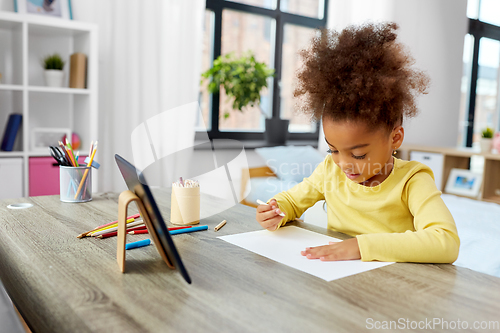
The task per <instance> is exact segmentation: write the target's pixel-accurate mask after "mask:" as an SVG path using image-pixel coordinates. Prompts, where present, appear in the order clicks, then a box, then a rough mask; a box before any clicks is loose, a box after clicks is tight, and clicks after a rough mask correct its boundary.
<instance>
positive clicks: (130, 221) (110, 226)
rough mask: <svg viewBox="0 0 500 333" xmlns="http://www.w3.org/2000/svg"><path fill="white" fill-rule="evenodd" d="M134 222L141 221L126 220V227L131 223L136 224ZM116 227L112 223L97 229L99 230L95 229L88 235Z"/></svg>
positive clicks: (115, 224)
mask: <svg viewBox="0 0 500 333" xmlns="http://www.w3.org/2000/svg"><path fill="white" fill-rule="evenodd" d="M136 221H142V220H136V219H128V220H127V225H128V224H129V223H132V222H136ZM117 226H118V223H113V224H110V225H108V226H105V227H103V228H99V229H95V230H92V231H91V232H90V233H91V234H92V233H94V232H97V231H103V230H106V229H109V228H113V227H117Z"/></svg>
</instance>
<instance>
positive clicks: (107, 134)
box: [72, 0, 205, 192]
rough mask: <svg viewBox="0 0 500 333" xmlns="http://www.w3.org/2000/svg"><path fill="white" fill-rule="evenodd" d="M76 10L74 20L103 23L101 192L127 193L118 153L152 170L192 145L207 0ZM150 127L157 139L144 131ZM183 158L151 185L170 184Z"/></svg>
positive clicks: (150, 0) (100, 4)
mask: <svg viewBox="0 0 500 333" xmlns="http://www.w3.org/2000/svg"><path fill="white" fill-rule="evenodd" d="M72 9H73V17H74V20H78V21H85V22H92V23H96V24H97V25H98V27H99V33H98V34H99V138H95V139H98V140H99V149H98V153H97V156H96V160H97V161H98V162H99V163H100V164H101V168H100V169H99V171H97V172H98V178H99V183H98V189H97V190H98V191H99V192H104V191H121V190H124V189H125V188H126V187H125V183H124V182H123V179H122V177H121V175H120V173H119V171H118V169H117V167H116V163H115V161H114V155H115V154H120V155H121V156H123V157H124V158H125V159H127V160H129V161H131V162H133V163H134V164H136V165H137V167H138V168H140V169H144V168H147V167H148V166H149V165H151V164H156V165H159V164H161V163H160V162H157V163H155V162H156V161H157V160H160V159H161V157H163V156H166V155H169V154H171V153H173V152H176V151H179V150H182V151H183V153H184V154H189V151H190V150H192V147H193V145H194V133H195V130H194V126H195V117H196V113H197V112H199V110H198V95H199V80H200V74H201V53H202V52H201V51H202V50H201V48H202V34H203V14H204V9H205V1H204V0H186V1H179V0H146V1H133V0H105V1H103V0H72ZM148 124H149V126H148ZM144 128H146V129H147V133H146V134H147V135H148V137H147V138H148V140H149V141H147V140H146V141H144V140H142V141H141V138H142V139H143V138H144V137H142V136H140V135H138V134H141V133H142V132H143V131H142V129H144ZM134 134H135V137H134V142H136V146H134V147H133V145H132V137H133V135H134ZM143 134H144V133H143ZM148 152H149V155H148ZM148 156H153V158H154V160H150V159H148ZM184 156H186V155H184ZM183 162H185V160H179V159H178V160H177V161H174V163H169V164H168V166H164V167H162V168H160V169H158V170H161V173H160V174H158V179H155V182H154V184H151V185H162V186H165V185H168V183H169V182H170V181H171V179H173V178H175V177H176V175H177V174H179V173H180V170H179V169H182V167H183V166H182V163H183ZM148 182H150V181H149V179H148ZM150 183H151V182H150Z"/></svg>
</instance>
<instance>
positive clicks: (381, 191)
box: [274, 155, 460, 263]
mask: <svg viewBox="0 0 500 333" xmlns="http://www.w3.org/2000/svg"><path fill="white" fill-rule="evenodd" d="M274 198H275V199H276V201H277V202H278V206H279V208H280V209H281V210H282V211H283V212H284V213H285V214H286V216H285V217H284V218H283V221H282V223H281V225H284V224H285V223H286V222H288V221H292V220H293V219H295V218H296V217H299V216H301V215H302V214H303V213H304V211H305V210H306V209H307V208H309V207H311V206H312V205H314V203H315V202H317V201H319V200H326V203H327V212H328V228H330V229H332V230H335V231H339V232H343V233H346V234H348V235H351V236H356V238H357V239H358V245H359V251H360V253H361V260H363V261H371V260H379V261H398V262H429V263H452V262H454V261H455V260H456V259H457V256H458V249H459V246H460V240H459V238H458V234H457V228H456V226H455V221H454V220H453V217H452V216H451V213H450V211H449V210H448V208H447V207H446V206H445V204H444V202H443V200H442V199H441V192H440V191H439V190H438V189H437V188H436V184H435V182H434V176H433V173H432V171H431V169H430V168H429V167H427V166H426V165H424V164H422V163H419V162H414V161H411V162H408V161H402V160H399V159H397V158H394V168H393V170H392V171H391V174H390V175H389V177H387V179H385V180H384V181H383V182H382V183H381V184H380V185H378V186H375V187H367V186H363V185H360V184H358V183H355V182H353V181H352V180H350V179H348V178H347V177H346V176H345V174H344V173H343V172H342V171H341V170H340V168H339V167H338V166H337V165H336V164H335V163H334V162H333V160H332V158H331V156H330V155H328V156H327V157H326V158H325V160H324V161H323V162H321V164H319V165H318V167H317V168H316V170H314V172H313V174H312V175H311V176H310V177H308V178H304V180H303V181H302V182H301V183H299V184H297V185H296V186H294V187H293V188H291V189H289V190H288V191H285V192H281V193H279V194H277V195H276V196H275V197H274Z"/></svg>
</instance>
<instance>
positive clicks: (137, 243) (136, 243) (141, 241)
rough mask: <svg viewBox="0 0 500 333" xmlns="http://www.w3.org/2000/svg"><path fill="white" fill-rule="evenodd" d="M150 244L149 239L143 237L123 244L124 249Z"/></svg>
mask: <svg viewBox="0 0 500 333" xmlns="http://www.w3.org/2000/svg"><path fill="white" fill-rule="evenodd" d="M149 244H151V239H143V240H140V241H137V242H133V243H128V244H126V245H125V250H130V249H135V248H137V247H143V246H148V245H149Z"/></svg>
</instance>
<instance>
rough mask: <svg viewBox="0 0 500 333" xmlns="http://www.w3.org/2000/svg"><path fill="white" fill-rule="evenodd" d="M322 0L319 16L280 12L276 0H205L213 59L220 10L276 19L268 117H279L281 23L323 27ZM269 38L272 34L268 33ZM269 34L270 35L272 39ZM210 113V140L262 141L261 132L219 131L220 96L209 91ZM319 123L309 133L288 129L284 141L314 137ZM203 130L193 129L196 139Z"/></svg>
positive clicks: (218, 41) (219, 45)
mask: <svg viewBox="0 0 500 333" xmlns="http://www.w3.org/2000/svg"><path fill="white" fill-rule="evenodd" d="M323 1H324V4H323V5H324V8H323V11H324V13H323V18H322V19H319V18H312V17H307V16H301V15H296V14H291V13H287V12H282V11H281V10H280V3H281V0H276V8H275V9H268V8H263V7H256V6H252V5H247V4H242V3H238V2H232V1H227V0H206V9H207V10H210V11H212V12H213V13H214V14H213V15H214V31H213V35H212V38H213V54H212V59H211V61H212V62H213V61H214V60H215V59H217V58H218V57H219V56H220V55H221V48H222V42H221V36H222V12H223V10H224V9H229V10H235V11H240V12H244V13H248V14H256V15H261V16H264V17H268V18H271V19H274V20H275V22H276V29H275V36H274V69H275V76H274V78H271V80H272V87H271V89H270V90H272V111H273V113H272V118H280V110H281V98H280V81H281V74H282V70H281V59H282V55H283V37H284V36H283V35H284V26H285V24H293V25H297V26H302V27H307V28H313V29H315V28H326V22H327V18H328V16H327V15H328V1H329V0H323ZM272 37H273V36H272ZM272 37H271V38H272ZM210 101H211V102H210V114H211V124H210V125H211V126H210V130H208V131H207V132H208V136H209V138H210V139H235V140H242V141H249V140H255V141H264V132H244V131H237V132H236V131H220V130H219V117H220V115H219V106H220V96H219V93H215V94H211V97H210ZM319 132H320V131H319V123H317V124H316V131H315V132H310V133H295V132H289V136H288V141H297V140H302V141H303V140H318V137H319ZM204 135H205V134H204V133H201V132H197V133H196V138H200V139H201V137H202V136H204Z"/></svg>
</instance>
